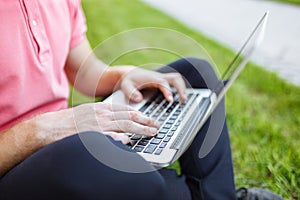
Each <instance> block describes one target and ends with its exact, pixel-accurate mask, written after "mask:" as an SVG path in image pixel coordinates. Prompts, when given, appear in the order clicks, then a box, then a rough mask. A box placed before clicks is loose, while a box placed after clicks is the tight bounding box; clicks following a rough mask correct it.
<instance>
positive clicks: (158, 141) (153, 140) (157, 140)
mask: <svg viewBox="0 0 300 200" xmlns="http://www.w3.org/2000/svg"><path fill="white" fill-rule="evenodd" d="M160 142H161V139H157V138H153V139H152V140H151V144H159V143H160Z"/></svg>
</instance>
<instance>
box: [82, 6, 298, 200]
mask: <svg viewBox="0 0 300 200" xmlns="http://www.w3.org/2000/svg"><path fill="white" fill-rule="evenodd" d="M83 8H84V10H85V13H86V17H87V24H88V27H89V29H88V32H87V36H88V38H89V40H90V42H91V45H92V47H96V46H97V45H99V44H100V43H102V42H103V41H105V40H107V39H108V38H110V37H111V36H113V35H115V34H117V33H120V32H121V31H125V30H130V29H134V28H142V27H161V28H168V29H172V30H176V31H178V32H180V33H182V34H184V35H186V36H188V37H190V38H193V39H194V40H195V41H197V42H198V43H199V44H201V45H202V46H203V48H204V49H206V50H207V52H208V54H209V55H210V56H211V58H212V60H213V61H214V62H215V66H218V69H219V70H220V71H222V70H223V69H224V67H225V66H227V65H228V64H229V62H230V61H231V59H232V58H233V56H234V53H233V52H232V51H231V50H229V49H227V48H226V47H223V46H221V45H220V44H218V43H216V42H215V41H213V40H211V39H209V38H207V37H205V36H203V35H202V34H200V33H198V32H197V31H195V30H192V29H190V28H188V27H186V26H185V25H183V24H181V23H179V22H177V21H176V20H174V19H172V18H170V17H168V16H166V15H164V14H162V13H161V12H159V11H157V10H155V9H153V8H151V7H149V6H147V5H145V4H143V3H141V2H139V1H137V0H130V1H124V0H101V1H95V0H83ZM250 29H252V27H249V30H250ZM152 38H153V39H155V38H158V39H159V40H158V41H159V42H160V43H164V44H166V45H171V46H172V45H175V47H174V48H178V47H176V44H180V47H181V48H180V52H181V53H182V55H189V54H190V48H189V45H188V44H187V45H183V44H181V43H180V41H179V40H177V41H176V40H175V41H170V40H168V39H167V38H165V36H164V35H163V34H162V35H159V34H158V35H153V36H152ZM153 39H152V40H153ZM150 40H151V39H150ZM152 40H151V41H152ZM152 42H153V41H152ZM102 46H104V45H102ZM98 49H100V50H99V51H97V54H98V56H99V57H100V58H101V59H103V60H105V61H109V62H110V61H112V56H111V55H112V54H113V52H114V51H117V50H118V43H117V42H116V43H115V45H112V47H111V48H109V49H107V48H98ZM202 53H203V52H202ZM202 53H200V54H202ZM99 54H100V55H99ZM202 55H204V56H205V52H204V53H203V54H202ZM177 57H178V56H177V55H174V54H170V53H168V52H163V51H157V50H156V51H151V50H144V51H138V52H131V53H128V54H126V55H124V56H121V57H120V58H119V59H117V60H113V62H112V64H134V65H140V66H142V65H143V64H144V63H149V62H155V63H168V62H170V61H172V60H174V59H175V58H177ZM78 99H79V100H78ZM78 99H77V102H78V103H80V102H82V101H86V100H82V99H81V97H78ZM226 106H227V117H228V125H229V129H230V137H231V141H232V151H233V160H234V167H235V180H236V185H237V186H256V187H266V188H269V189H271V190H273V191H275V192H277V193H279V194H281V195H283V196H284V197H285V198H287V199H298V198H299V192H300V189H299V188H300V169H299V168H300V148H299V146H300V139H299V138H300V137H299V127H300V89H299V88H298V87H295V86H293V85H290V84H288V83H286V82H284V81H282V80H281V79H279V78H278V77H277V76H276V75H275V74H273V73H270V72H267V71H265V70H263V69H262V68H260V67H258V66H256V65H254V64H252V63H250V64H248V66H247V68H246V69H245V71H244V72H243V73H242V74H241V76H240V77H239V79H238V80H237V81H236V82H235V84H234V85H233V87H232V88H231V89H230V90H229V92H228V94H227V103H226ZM175 167H177V166H175Z"/></svg>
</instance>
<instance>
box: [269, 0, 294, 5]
mask: <svg viewBox="0 0 300 200" xmlns="http://www.w3.org/2000/svg"><path fill="white" fill-rule="evenodd" d="M273 1H278V2H281V3H287V4H294V5H300V0H273Z"/></svg>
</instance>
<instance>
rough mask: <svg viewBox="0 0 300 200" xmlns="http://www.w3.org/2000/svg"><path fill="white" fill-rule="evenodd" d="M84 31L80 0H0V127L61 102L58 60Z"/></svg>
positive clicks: (65, 91) (65, 92)
mask: <svg viewBox="0 0 300 200" xmlns="http://www.w3.org/2000/svg"><path fill="white" fill-rule="evenodd" d="M85 32H86V24H85V18H84V14H83V11H82V8H81V5H80V0H0V131H3V130H5V129H7V128H9V127H11V126H13V125H14V124H16V123H18V122H20V121H22V120H25V119H29V118H31V117H33V116H35V115H38V114H40V113H45V112H49V111H56V110H60V109H64V108H67V99H68V97H69V84H68V80H67V77H66V74H65V72H64V65H65V62H66V58H67V55H68V52H69V51H70V49H71V48H73V47H74V46H76V45H78V44H79V43H80V42H81V41H83V40H84V38H85Z"/></svg>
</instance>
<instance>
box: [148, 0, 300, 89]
mask: <svg viewBox="0 0 300 200" xmlns="http://www.w3.org/2000/svg"><path fill="white" fill-rule="evenodd" d="M143 1H144V2H146V3H148V4H150V5H152V6H154V7H156V8H158V9H160V10H162V11H164V12H165V13H167V14H169V15H171V16H173V17H175V18H177V19H178V20H179V21H182V22H183V23H185V24H187V25H188V26H190V27H193V28H194V29H197V30H199V31H200V32H202V33H204V34H205V35H207V36H209V37H212V38H214V39H215V40H217V41H219V42H220V43H223V44H225V45H227V46H229V47H230V48H233V49H234V50H237V49H239V48H240V46H241V44H242V43H243V42H244V40H245V37H247V36H248V35H249V33H250V32H251V30H252V28H253V27H254V26H255V25H256V23H257V22H258V20H259V19H260V17H261V16H262V15H263V13H264V12H265V10H269V11H270V15H269V21H268V25H267V30H266V37H265V40H264V42H263V44H262V45H261V46H260V48H259V49H258V50H257V51H256V53H255V55H254V56H253V61H254V62H256V63H257V64H259V65H262V66H264V67H266V68H267V69H269V70H271V71H275V72H276V73H278V74H279V76H280V77H282V78H283V79H286V80H287V81H289V82H292V83H294V84H296V85H298V86H300V23H299V19H300V6H291V5H287V4H280V3H275V2H271V1H265V0H226V1H224V0H207V1H204V0H143Z"/></svg>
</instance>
